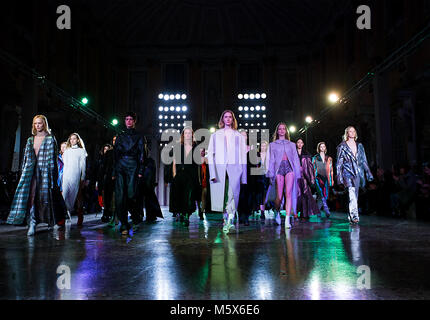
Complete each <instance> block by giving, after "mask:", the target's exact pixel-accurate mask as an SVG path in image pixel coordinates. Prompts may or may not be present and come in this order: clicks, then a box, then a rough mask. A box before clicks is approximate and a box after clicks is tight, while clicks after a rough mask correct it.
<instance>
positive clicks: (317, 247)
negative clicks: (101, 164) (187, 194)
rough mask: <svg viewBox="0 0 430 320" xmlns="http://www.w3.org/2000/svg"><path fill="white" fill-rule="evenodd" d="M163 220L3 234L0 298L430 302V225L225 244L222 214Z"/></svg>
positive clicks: (375, 226)
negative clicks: (122, 227)
mask: <svg viewBox="0 0 430 320" xmlns="http://www.w3.org/2000/svg"><path fill="white" fill-rule="evenodd" d="M164 215H165V217H166V219H164V220H159V221H158V222H156V223H153V224H145V223H143V224H142V225H141V226H140V228H139V230H138V231H137V232H135V233H134V234H130V235H129V236H122V235H121V234H120V233H119V230H118V229H116V230H114V229H109V228H108V227H107V225H106V224H102V223H101V222H100V220H99V218H100V216H98V217H97V218H94V216H88V217H87V220H86V221H85V222H84V227H83V228H81V229H78V228H77V227H76V223H75V222H74V223H73V224H72V226H71V228H70V227H68V228H67V229H66V230H65V231H59V232H55V233H54V232H52V231H47V230H46V228H45V230H44V231H43V230H42V229H44V228H43V227H40V230H42V231H40V232H38V233H37V234H36V236H35V237H34V238H27V236H26V230H25V228H22V227H21V228H17V227H12V226H5V225H2V226H0V299H163V300H164V299H167V300H169V299H186V300H187V299H354V300H361V299H429V298H430V277H429V272H430V225H429V224H424V223H421V222H416V221H406V220H396V219H390V218H380V217H368V216H362V217H361V222H360V225H359V226H350V224H349V223H348V222H347V220H346V215H345V214H341V213H335V214H333V215H332V218H330V219H329V220H327V219H324V218H321V219H318V218H317V217H313V218H312V219H311V221H310V222H300V223H296V224H295V225H294V227H293V229H291V231H287V233H285V230H284V226H283V225H282V226H276V225H274V223H273V219H266V223H265V224H262V223H261V222H260V220H254V221H251V224H250V226H247V227H242V226H241V227H240V228H239V229H236V230H235V231H232V232H231V233H229V234H228V235H224V234H223V233H222V220H221V215H220V214H210V215H208V216H207V217H206V220H205V221H203V222H201V221H199V220H198V217H197V216H196V215H193V216H192V217H191V220H190V225H189V226H188V227H186V226H184V225H182V224H180V223H179V222H176V221H175V220H173V218H172V217H171V214H170V213H169V212H167V210H164ZM91 218H92V219H91ZM38 230H39V227H38ZM59 266H61V267H60V268H59ZM67 270H70V274H69V273H68V272H67ZM57 271H58V272H59V273H58V274H57ZM68 276H69V277H68ZM68 280H70V281H68Z"/></svg>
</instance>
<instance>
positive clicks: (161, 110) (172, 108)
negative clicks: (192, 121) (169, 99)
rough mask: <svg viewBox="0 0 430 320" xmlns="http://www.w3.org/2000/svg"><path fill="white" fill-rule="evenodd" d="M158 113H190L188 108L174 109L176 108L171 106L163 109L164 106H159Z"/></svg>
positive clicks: (177, 107)
mask: <svg viewBox="0 0 430 320" xmlns="http://www.w3.org/2000/svg"><path fill="white" fill-rule="evenodd" d="M158 111H159V112H163V111H164V112H169V111H171V112H174V111H176V112H181V111H182V112H187V111H188V107H187V106H182V107H181V106H176V107H174V106H170V107H163V106H159V107H158Z"/></svg>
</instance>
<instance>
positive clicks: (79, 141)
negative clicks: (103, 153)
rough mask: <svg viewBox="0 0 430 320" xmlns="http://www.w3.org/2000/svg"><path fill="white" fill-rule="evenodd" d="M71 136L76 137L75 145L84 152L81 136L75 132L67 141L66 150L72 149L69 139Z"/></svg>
mask: <svg viewBox="0 0 430 320" xmlns="http://www.w3.org/2000/svg"><path fill="white" fill-rule="evenodd" d="M72 136H76V138H78V143H77V145H78V147H79V148H82V149H84V150H85V143H84V140H82V138H81V136H80V135H79V134H78V133H76V132H74V133H72V134H70V136H69V138H68V139H67V148H71V147H72V144H71V143H70V138H71V137H72Z"/></svg>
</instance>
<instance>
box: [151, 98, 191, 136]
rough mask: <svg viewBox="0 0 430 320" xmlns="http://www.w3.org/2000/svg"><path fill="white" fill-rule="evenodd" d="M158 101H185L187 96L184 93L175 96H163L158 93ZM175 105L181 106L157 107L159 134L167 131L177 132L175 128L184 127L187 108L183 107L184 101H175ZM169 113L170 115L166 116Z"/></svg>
mask: <svg viewBox="0 0 430 320" xmlns="http://www.w3.org/2000/svg"><path fill="white" fill-rule="evenodd" d="M158 99H160V100H164V101H170V100H172V103H175V102H173V100H187V95H186V94H185V93H181V94H180V93H177V94H163V93H160V94H159V95H158ZM176 103H181V105H176V106H173V105H171V106H163V105H160V106H159V107H158V126H159V133H160V134H161V133H163V131H165V130H168V129H173V128H175V129H173V130H178V131H179V129H177V128H181V129H182V128H183V127H185V121H186V120H187V113H188V111H189V110H188V106H186V105H183V103H185V101H181V102H179V101H176ZM166 113H170V114H166ZM172 113H173V114H172Z"/></svg>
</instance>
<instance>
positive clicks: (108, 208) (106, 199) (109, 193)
mask: <svg viewBox="0 0 430 320" xmlns="http://www.w3.org/2000/svg"><path fill="white" fill-rule="evenodd" d="M109 178H110V180H111V181H106V182H105V185H104V189H103V205H104V208H105V210H104V212H103V215H104V216H106V217H110V216H112V198H113V190H114V188H115V183H114V182H113V181H112V178H111V177H109ZM106 180H107V179H106Z"/></svg>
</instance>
